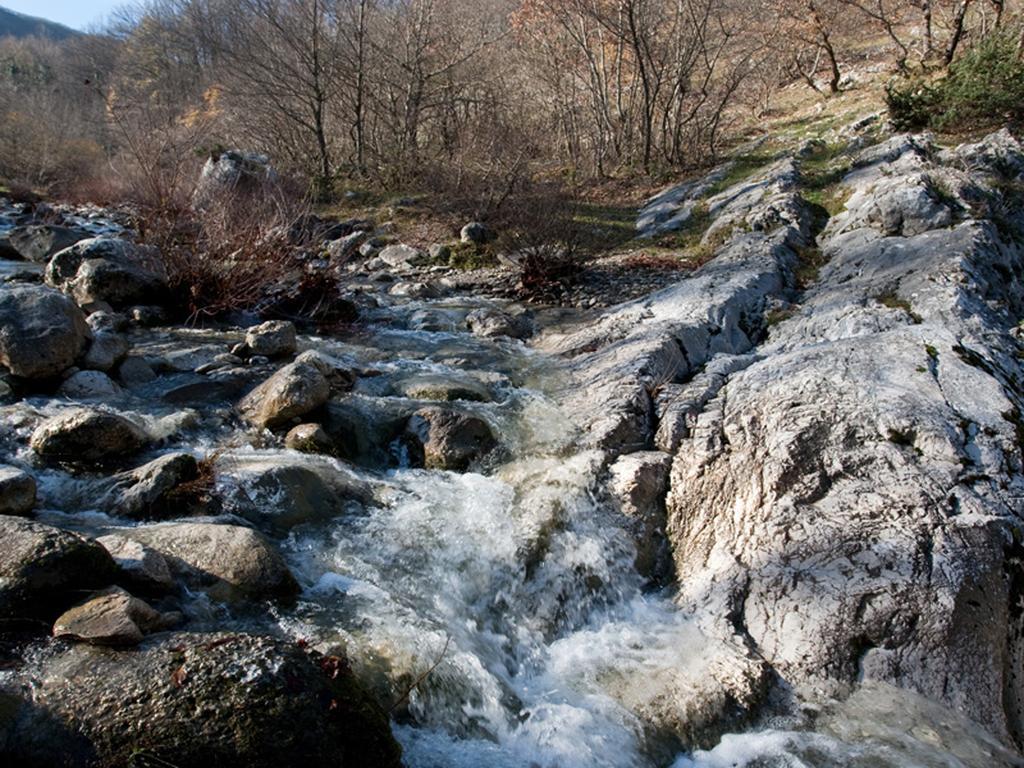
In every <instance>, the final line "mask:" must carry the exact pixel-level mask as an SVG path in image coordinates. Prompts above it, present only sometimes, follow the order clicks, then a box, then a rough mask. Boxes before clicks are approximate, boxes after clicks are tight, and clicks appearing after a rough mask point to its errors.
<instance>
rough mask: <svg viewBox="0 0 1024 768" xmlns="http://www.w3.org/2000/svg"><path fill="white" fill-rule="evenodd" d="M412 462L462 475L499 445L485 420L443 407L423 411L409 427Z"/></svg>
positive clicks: (413, 419) (408, 435) (407, 431)
mask: <svg viewBox="0 0 1024 768" xmlns="http://www.w3.org/2000/svg"><path fill="white" fill-rule="evenodd" d="M405 435H406V442H407V444H408V446H409V449H410V460H411V462H412V463H413V464H414V465H419V466H423V467H426V468H427V469H445V470H451V471H456V472H460V471H463V470H465V469H466V468H468V467H469V465H470V464H472V463H473V462H474V461H476V460H478V459H480V458H481V457H483V456H484V455H485V454H487V453H489V452H490V451H491V450H493V449H494V448H495V447H496V446H497V444H498V443H497V440H496V439H495V438H494V433H493V432H492V431H491V428H490V426H489V425H488V424H487V422H486V421H484V420H483V419H481V418H479V417H477V416H472V415H470V414H467V413H461V412H459V411H453V410H448V409H444V408H421V409H420V410H418V411H416V413H415V414H413V416H412V417H411V418H410V419H409V423H408V424H407V425H406V432H405Z"/></svg>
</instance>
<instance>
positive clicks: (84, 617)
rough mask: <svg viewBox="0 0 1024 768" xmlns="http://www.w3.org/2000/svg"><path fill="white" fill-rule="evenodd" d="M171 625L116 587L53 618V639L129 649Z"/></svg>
mask: <svg viewBox="0 0 1024 768" xmlns="http://www.w3.org/2000/svg"><path fill="white" fill-rule="evenodd" d="M172 623H173V619H171V618H166V619H165V618H164V616H163V615H162V614H161V613H160V612H159V611H156V610H154V609H153V608H152V607H150V605H149V604H148V603H146V602H145V601H144V600H140V599H139V598H137V597H134V596H132V595H131V594H129V593H128V592H126V591H125V590H123V589H121V588H120V587H108V588H107V589H105V590H102V591H101V592H98V593H97V594H95V595H92V596H91V597H89V598H87V599H86V600H84V601H83V602H81V603H79V604H78V605H76V606H74V607H72V608H69V609H68V610H66V611H65V612H64V613H62V614H61V615H60V616H59V617H57V620H56V621H55V622H54V623H53V636H54V637H56V638H58V639H60V640H72V641H74V642H78V643H89V644H90V645H109V646H129V645H138V644H139V643H141V642H142V638H143V637H145V636H146V635H147V634H149V633H150V632H154V631H157V630H160V629H164V628H166V627H167V626H168V624H172Z"/></svg>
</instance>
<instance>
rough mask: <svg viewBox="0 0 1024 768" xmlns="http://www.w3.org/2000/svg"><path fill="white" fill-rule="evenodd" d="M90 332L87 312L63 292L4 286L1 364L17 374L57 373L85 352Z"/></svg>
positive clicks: (0, 307) (0, 290) (0, 293)
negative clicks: (84, 312)
mask: <svg viewBox="0 0 1024 768" xmlns="http://www.w3.org/2000/svg"><path fill="white" fill-rule="evenodd" d="M88 335H89V326H88V325H86V322H85V315H83V314H82V311H81V310H80V309H79V308H78V307H76V306H75V304H74V302H72V301H71V300H70V299H68V298H67V297H66V296H63V295H61V294H60V293H59V292H57V291H54V290H52V289H50V288H44V287H42V286H12V287H3V288H0V363H2V364H3V365H5V366H6V367H7V369H8V370H10V372H11V373H13V374H14V375H15V376H21V377H24V378H29V379H45V378H49V377H52V376H57V375H58V374H60V372H61V371H63V370H64V369H65V368H67V367H68V366H70V365H71V364H72V363H74V361H75V358H77V357H78V356H79V354H81V352H82V349H83V348H84V347H85V344H86V340H87V338H88Z"/></svg>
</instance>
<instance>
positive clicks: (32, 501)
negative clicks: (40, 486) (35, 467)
mask: <svg viewBox="0 0 1024 768" xmlns="http://www.w3.org/2000/svg"><path fill="white" fill-rule="evenodd" d="M35 505H36V481H35V478H34V477H32V475H30V474H28V473H27V472H23V471H22V470H20V469H17V468H16V467H5V466H0V515H27V514H28V513H29V512H31V511H32V507H34V506H35Z"/></svg>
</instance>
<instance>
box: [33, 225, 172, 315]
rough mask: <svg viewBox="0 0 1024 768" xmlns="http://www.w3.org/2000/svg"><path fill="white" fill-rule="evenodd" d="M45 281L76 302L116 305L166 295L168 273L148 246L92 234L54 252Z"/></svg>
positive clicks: (147, 301) (154, 300)
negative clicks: (92, 235)
mask: <svg viewBox="0 0 1024 768" xmlns="http://www.w3.org/2000/svg"><path fill="white" fill-rule="evenodd" d="M46 283H47V284H48V285H51V286H53V287H54V288H60V289H61V290H62V291H64V292H65V293H68V294H70V295H71V296H73V297H74V299H75V301H77V302H78V303H79V304H80V305H83V306H85V305H87V304H93V303H96V302H104V303H105V304H108V305H110V306H112V307H115V308H117V307H128V306H131V305H133V304H152V303H157V304H158V303H160V302H161V301H163V300H164V299H165V298H166V296H167V285H168V277H167V269H166V267H165V265H164V263H163V259H162V258H161V256H160V253H159V251H157V250H156V249H155V248H153V247H152V246H144V245H138V244H136V243H132V242H130V241H128V240H123V239H121V238H116V237H94V238H90V239H88V240H82V241H80V242H78V243H76V244H75V245H73V246H71V247H70V248H65V249H64V250H63V251H60V252H59V253H57V254H55V255H54V257H53V258H52V259H50V263H49V264H47V266H46Z"/></svg>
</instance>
